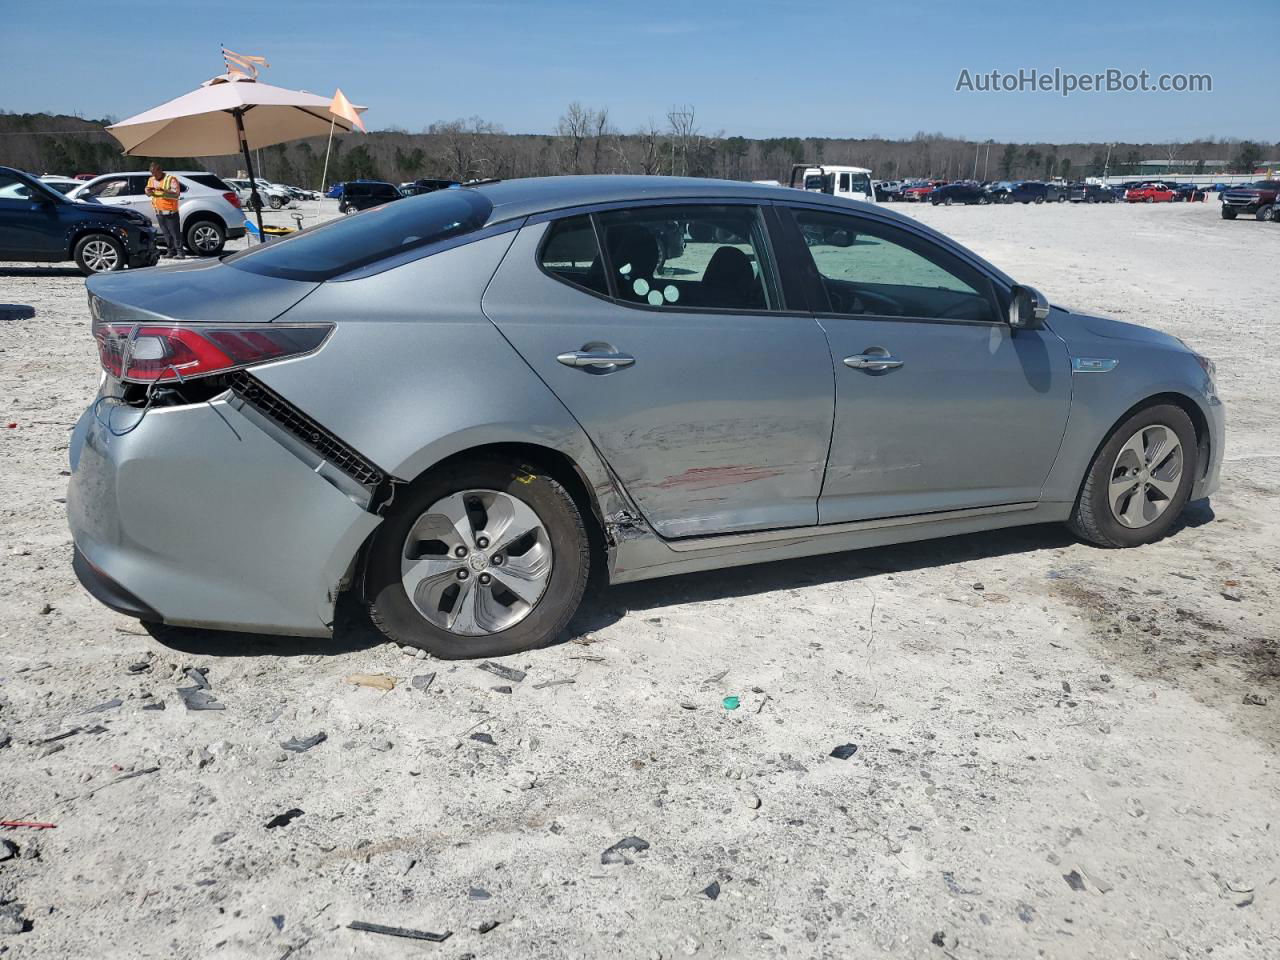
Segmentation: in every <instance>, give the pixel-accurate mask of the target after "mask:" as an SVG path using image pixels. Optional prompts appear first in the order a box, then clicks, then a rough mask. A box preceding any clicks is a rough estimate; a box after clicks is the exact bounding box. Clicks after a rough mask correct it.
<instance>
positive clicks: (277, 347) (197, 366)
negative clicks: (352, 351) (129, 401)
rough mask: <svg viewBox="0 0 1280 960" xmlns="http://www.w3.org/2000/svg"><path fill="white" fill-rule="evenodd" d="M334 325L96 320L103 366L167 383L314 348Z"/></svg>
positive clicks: (123, 375)
mask: <svg viewBox="0 0 1280 960" xmlns="http://www.w3.org/2000/svg"><path fill="white" fill-rule="evenodd" d="M332 329H333V325H332V324H308V325H306V326H288V325H283V324H281V325H276V324H270V325H250V324H236V325H234V326H214V325H205V324H176V323H173V324H165V325H156V324H134V323H95V324H94V327H93V336H94V339H96V340H97V341H98V356H99V357H100V358H101V360H102V369H104V370H106V371H107V373H108V374H110V375H111V376H113V377H115V378H116V379H118V380H127V381H130V382H132V383H163V382H166V381H179V380H190V379H192V378H193V377H207V376H210V375H211V374H215V373H226V372H228V371H230V370H239V369H241V368H243V367H248V366H252V365H253V364H256V363H266V362H268V361H270V360H284V359H286V358H288V357H298V356H302V355H303V354H306V353H311V352H312V351H313V350H316V349H318V348H319V347H320V345H321V344H322V343H324V341H325V338H326V337H328V336H329V332H330V331H331V330H332Z"/></svg>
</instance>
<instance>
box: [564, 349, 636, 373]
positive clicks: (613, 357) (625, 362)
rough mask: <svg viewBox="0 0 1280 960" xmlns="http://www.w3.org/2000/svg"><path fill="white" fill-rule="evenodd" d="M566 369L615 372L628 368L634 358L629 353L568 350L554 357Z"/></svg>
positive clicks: (633, 361) (634, 360)
mask: <svg viewBox="0 0 1280 960" xmlns="http://www.w3.org/2000/svg"><path fill="white" fill-rule="evenodd" d="M556 359H557V360H559V361H560V362H561V363H563V364H564V365H565V366H566V367H587V368H589V369H592V370H616V369H618V368H619V367H629V366H631V365H632V364H633V363H635V362H636V358H635V357H633V356H631V355H630V354H629V353H617V352H613V351H610V352H605V351H602V350H570V351H569V352H568V353H562V354H560V355H559V356H558V357H556Z"/></svg>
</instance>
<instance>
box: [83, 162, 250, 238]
mask: <svg viewBox="0 0 1280 960" xmlns="http://www.w3.org/2000/svg"><path fill="white" fill-rule="evenodd" d="M165 173H171V174H173V175H174V176H175V177H177V178H178V185H179V187H180V188H181V190H182V198H181V200H179V201H178V216H179V218H180V222H181V224H182V236H183V239H184V240H185V241H186V247H187V249H188V250H189V251H191V252H192V253H194V254H195V255H196V256H197V257H216V256H217V255H218V254H220V253H221V252H222V248H223V246H224V245H225V244H226V242H227V241H228V240H235V239H238V238H240V237H243V236H244V211H243V210H242V209H241V208H240V198H239V197H238V196H236V192H235V190H234V189H232V188H231V187H230V186H228V185H227V183H226V182H225V181H223V179H222V178H221V177H217V176H214V175H213V174H212V173H201V172H195V171H185V170H166V171H165ZM149 177H150V174H147V173H105V174H103V175H102V176H100V177H94V178H93V179H92V180H90V181H88V182H87V183H85V184H84V185H83V186H81V187H80V188H79V189H77V190H72V191H71V192H70V193H68V194H67V196H68V197H70V198H71V199H72V200H81V201H87V202H90V203H93V202H96V203H105V204H108V205H110V206H113V207H129V208H131V209H133V210H137V211H138V212H139V213H143V214H146V215H147V216H148V217H150V218H151V219H152V220H153V221H154V220H155V219H156V215H155V210H154V209H153V208H152V206H151V198H150V197H148V196H147V194H146V189H147V179H148V178H149Z"/></svg>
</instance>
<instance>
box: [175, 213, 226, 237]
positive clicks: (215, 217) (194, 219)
mask: <svg viewBox="0 0 1280 960" xmlns="http://www.w3.org/2000/svg"><path fill="white" fill-rule="evenodd" d="M202 220H209V221H211V222H212V223H216V224H217V225H218V226H219V227H221V228H222V229H223V230H224V231H225V230H226V229H227V221H226V218H225V217H223V216H222V214H220V213H218V212H217V211H216V210H205V209H200V210H192V211H191V212H190V213H189V214H187V216H186V218H185V219H183V221H182V232H183V233H184V234H185V233H186V232H187V230H188V229H189V228H190V226H191V224H193V223H199V222H200V221H202Z"/></svg>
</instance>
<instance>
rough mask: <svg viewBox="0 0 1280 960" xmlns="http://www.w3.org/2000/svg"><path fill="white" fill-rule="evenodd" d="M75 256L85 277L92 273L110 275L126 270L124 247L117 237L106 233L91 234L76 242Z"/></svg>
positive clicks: (77, 264)
mask: <svg viewBox="0 0 1280 960" xmlns="http://www.w3.org/2000/svg"><path fill="white" fill-rule="evenodd" d="M73 256H74V257H75V260H76V266H78V267H79V268H80V272H81V273H83V274H84V275H85V276H88V275H89V274H92V273H110V272H111V271H112V270H121V269H123V268H124V264H125V255H124V247H123V246H122V245H121V243H120V241H119V240H117V239H116V238H115V237H110V236H107V235H106V234H105V233H91V234H89V235H88V236H85V237H81V238H80V239H79V240H78V241H77V242H76V248H75V251H74V254H73Z"/></svg>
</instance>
